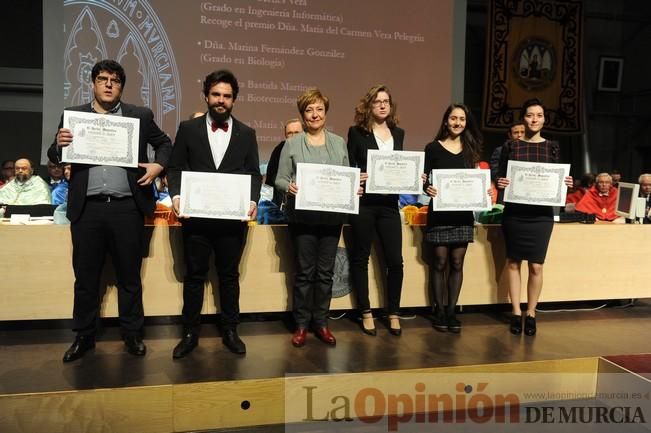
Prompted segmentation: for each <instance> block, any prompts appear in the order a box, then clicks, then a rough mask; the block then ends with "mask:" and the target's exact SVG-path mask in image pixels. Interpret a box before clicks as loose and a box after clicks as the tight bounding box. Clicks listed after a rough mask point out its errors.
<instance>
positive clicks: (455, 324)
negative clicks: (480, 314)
mask: <svg viewBox="0 0 651 433" xmlns="http://www.w3.org/2000/svg"><path fill="white" fill-rule="evenodd" d="M447 322H448V331H450V332H453V333H455V334H458V333H459V332H461V322H459V320H458V319H457V317H456V316H455V315H454V314H450V315H449V316H447Z"/></svg>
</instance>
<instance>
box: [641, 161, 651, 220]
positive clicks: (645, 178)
mask: <svg viewBox="0 0 651 433" xmlns="http://www.w3.org/2000/svg"><path fill="white" fill-rule="evenodd" d="M638 183H639V184H640V197H644V198H645V199H646V206H645V209H644V220H643V222H642V223H643V224H651V173H644V174H641V175H640V178H639V179H638Z"/></svg>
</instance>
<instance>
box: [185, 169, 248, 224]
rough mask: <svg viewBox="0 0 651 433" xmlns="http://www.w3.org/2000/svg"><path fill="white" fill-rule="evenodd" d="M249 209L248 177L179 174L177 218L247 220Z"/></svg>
mask: <svg viewBox="0 0 651 433" xmlns="http://www.w3.org/2000/svg"><path fill="white" fill-rule="evenodd" d="M250 208H251V176H249V175H248V174H228V173H202V172H197V171H183V172H181V203H180V209H179V211H180V214H181V215H183V216H189V217H200V218H219V219H229V220H248V219H249V216H248V213H249V210H250Z"/></svg>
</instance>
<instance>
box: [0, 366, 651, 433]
mask: <svg viewBox="0 0 651 433" xmlns="http://www.w3.org/2000/svg"><path fill="white" fill-rule="evenodd" d="M613 373H617V374H616V375H615V374H613ZM461 380H463V381H464V382H463V383H461V382H459V381H461ZM623 381H627V382H628V384H627V387H628V388H627V389H633V388H635V387H638V388H641V389H646V390H647V391H648V389H649V387H650V386H651V382H650V381H648V380H647V379H644V378H643V377H641V376H639V375H637V374H634V373H631V372H630V371H628V370H626V369H624V368H622V367H620V366H618V365H617V364H615V363H613V362H610V361H608V360H606V359H604V358H602V357H587V358H574V359H562V360H551V361H531V362H512V363H506V364H485V365H471V366H458V367H441V368H420V369H413V370H401V371H383V372H364V373H345V374H328V375H292V376H286V377H275V378H266V379H256V380H240V381H220V382H201V383H191V384H177V385H162V386H143V387H125V388H114V389H95V390H81V391H65V392H47V393H30V394H13V395H7V394H5V395H0V431H2V432H4V433H13V432H45V431H47V432H64V431H65V432H99V431H115V432H141V433H148V432H151V433H161V432H187V431H197V430H215V429H225V428H238V427H251V426H271V425H282V424H285V423H300V422H304V421H306V420H308V421H309V417H310V416H318V417H320V418H321V417H322V416H323V414H327V413H328V409H327V408H332V407H333V403H332V402H333V400H332V398H333V396H334V397H336V398H338V399H339V401H340V402H341V401H343V399H344V398H345V397H344V396H349V397H348V398H349V400H350V402H351V404H354V403H353V401H354V400H355V396H356V395H357V396H359V395H360V393H366V394H365V395H367V396H370V397H373V396H374V401H375V402H376V403H377V402H378V401H379V400H378V398H379V399H380V400H382V399H383V398H384V396H389V397H388V401H391V395H398V394H400V393H405V392H406V393H408V394H407V395H411V396H412V397H413V396H415V395H416V394H418V393H419V392H420V394H421V395H431V394H437V395H439V396H443V395H451V396H452V397H453V398H454V397H456V396H459V395H463V394H464V392H465V393H467V394H468V395H470V394H472V393H473V392H474V393H475V394H476V393H477V392H478V391H482V389H483V391H482V392H483V393H484V394H485V395H488V396H508V395H513V394H515V395H517V396H519V399H520V403H524V402H527V403H536V402H539V401H541V400H540V399H538V400H536V398H535V397H525V396H526V395H536V393H538V394H537V395H542V394H540V393H549V392H550V391H551V392H566V391H567V390H571V391H572V392H573V393H576V395H577V396H582V398H584V399H585V398H595V396H597V395H598V394H600V393H607V392H617V390H619V389H621V386H622V383H623ZM460 383H461V389H459V386H460ZM416 384H421V388H417V386H418V385H416ZM464 385H465V386H466V388H464ZM468 385H470V386H474V387H476V388H475V390H473V391H472V392H469V391H468V389H467V386H468ZM482 386H483V388H482ZM464 389H465V391H464ZM455 390H456V391H455ZM459 391H461V392H460V393H459ZM377 393H380V394H381V395H379V396H378V395H377ZM308 394H309V395H308ZM402 395H406V394H402ZM370 397H369V398H370ZM308 400H310V402H309V403H308ZM566 400H571V398H569V399H566ZM382 401H384V400H382ZM455 401H457V402H458V400H455ZM494 401H498V400H497V397H495V399H494ZM286 402H291V404H289V405H287V407H286V405H285V403H286ZM456 404H458V403H456ZM647 404H648V402H647ZM308 407H310V408H311V409H310V410H311V414H308V413H306V410H307V408H308ZM391 407H392V406H391V405H390V404H389V405H387V406H386V409H385V410H386V412H385V414H386V415H390V414H392V413H391V411H392V409H391ZM357 409H359V408H357ZM457 409H458V408H457ZM333 413H334V411H333ZM306 417H307V418H306Z"/></svg>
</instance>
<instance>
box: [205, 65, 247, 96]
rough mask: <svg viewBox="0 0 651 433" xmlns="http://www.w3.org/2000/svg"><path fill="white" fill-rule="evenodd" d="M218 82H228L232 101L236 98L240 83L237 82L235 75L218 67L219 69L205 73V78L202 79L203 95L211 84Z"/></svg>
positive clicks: (210, 87)
mask: <svg viewBox="0 0 651 433" xmlns="http://www.w3.org/2000/svg"><path fill="white" fill-rule="evenodd" d="M218 83H226V84H230V85H231V88H232V89H233V101H234V100H236V99H237V94H238V93H240V85H239V84H238V83H237V78H235V75H234V74H233V73H232V72H231V71H229V70H228V69H220V70H219V71H214V72H211V73H210V74H208V75H206V79H205V80H204V81H203V94H204V96H208V93H210V89H212V86H214V85H215V84H218Z"/></svg>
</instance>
